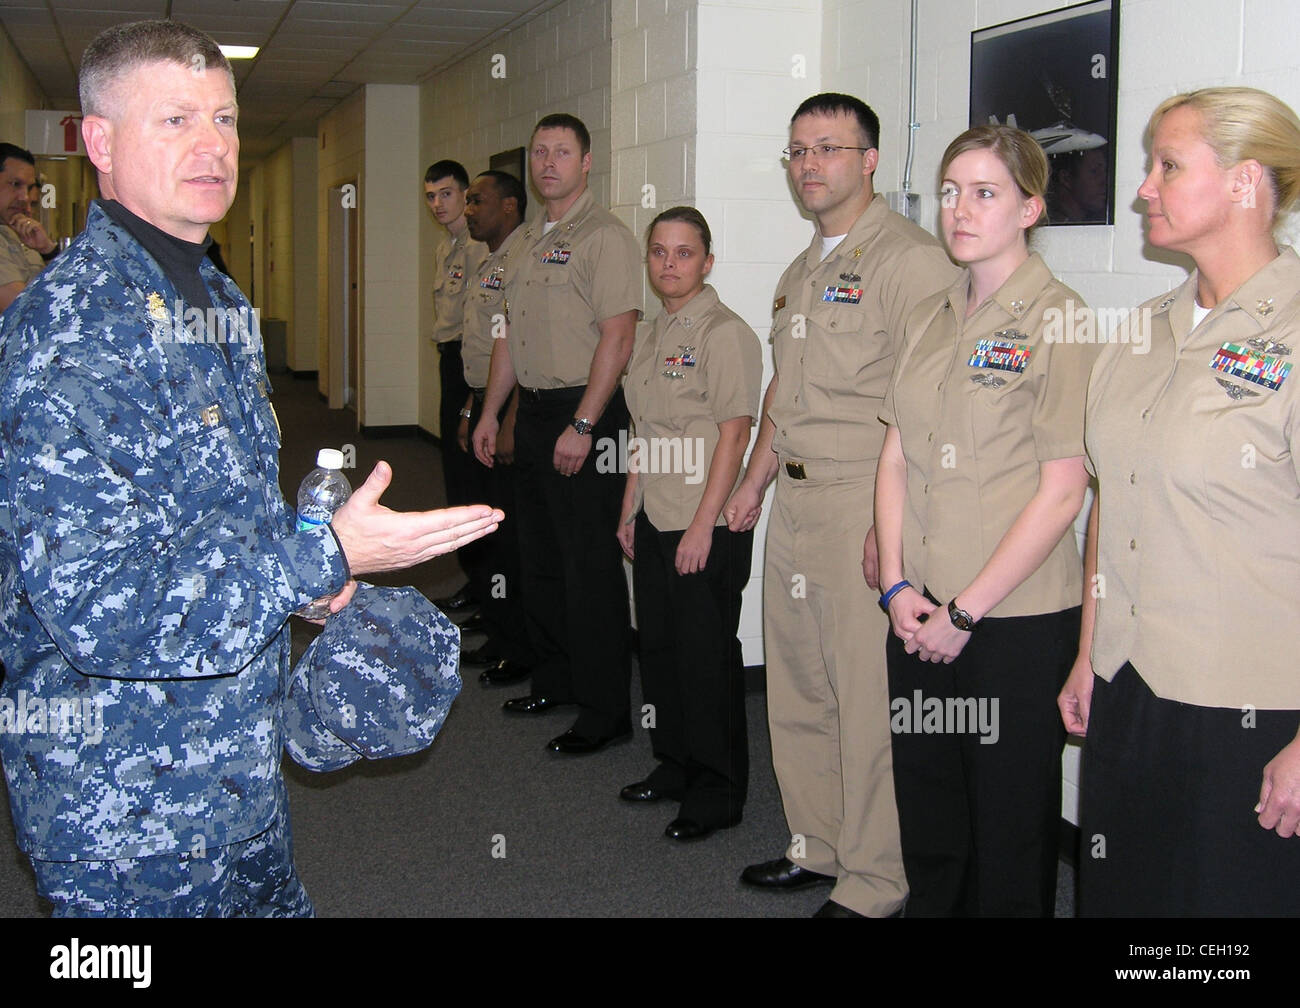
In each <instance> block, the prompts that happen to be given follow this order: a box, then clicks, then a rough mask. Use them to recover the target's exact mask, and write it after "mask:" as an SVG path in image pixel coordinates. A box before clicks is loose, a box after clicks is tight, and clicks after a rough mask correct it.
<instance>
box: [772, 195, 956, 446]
mask: <svg viewBox="0 0 1300 1008" xmlns="http://www.w3.org/2000/svg"><path fill="white" fill-rule="evenodd" d="M821 254H822V239H821V236H820V235H814V236H813V240H812V243H811V244H810V245H809V246H808V250H807V251H806V252H805V253H804V254H803V255H801V256H800V257H799V258H798V259H796V260H795V261H794V262H793V263H791V264H790V268H789V269H787V270H786V271H785V273H784V275H783V276H782V277H781V280H780V283H778V284H777V288H776V301H775V303H774V306H773V308H774V316H775V317H774V321H773V327H772V353H773V359H774V361H775V364H776V370H777V375H778V381H777V390H776V398H775V399H774V400H773V402H772V404H771V406H770V407H769V409H768V416H769V417H771V419H772V422H773V423H774V424H775V425H776V434H775V437H774V438H773V442H772V447H773V448H774V449H775V450H776V452H777V454H778V455H780V456H781V457H782V458H783V459H785V458H791V459H797V460H801V461H834V462H857V461H861V462H870V461H874V460H875V459H878V458H880V449H881V446H882V445H883V444H884V440H885V428H884V427H883V426H882V425H881V424H880V422H879V421H878V420H877V418H876V417H877V414H878V413H879V412H880V404H881V401H882V400H883V399H884V396H885V386H886V385H887V384H888V382H889V375H890V372H892V371H893V368H894V355H895V353H896V352H897V350H898V348H899V345H900V340H901V337H902V333H903V324H904V322H906V320H907V317H908V316H909V315H910V314H911V312H912V309H914V308H915V307H916V305H917V304H918V303H920V301H922V300H923V299H924V298H925V297H927V296H928V295H930V294H933V293H934V292H935V291H939V290H943V289H944V288H946V287H947V286H948V285H949V284H950V283H952V281H953V279H954V278H955V277H956V276H957V274H958V270H957V267H955V266H954V265H953V264H952V263H951V262H950V261H949V260H948V256H947V255H946V254H945V253H944V251H943V248H942V247H941V246H940V245H939V243H938V241H936V240H935V238H934V236H933V235H931V234H930V233H929V232H928V231H925V230H923V229H921V228H919V227H917V226H916V225H915V224H913V223H912V222H911V221H909V220H908V219H907V218H906V217H903V216H901V215H899V214H896V213H894V212H893V211H891V210H890V209H889V208H888V207H887V206H886V205H885V201H884V198H883V197H881V196H876V198H875V199H874V200H872V202H871V203H870V205H868V207H867V209H866V210H865V211H864V212H863V214H862V216H861V217H859V218H858V219H857V221H856V222H854V224H853V227H852V228H850V229H849V233H848V234H847V235H846V236H845V238H844V240H843V241H841V242H840V244H839V245H838V246H837V247H836V248H835V250H834V251H833V252H832V253H831V254H830V255H829V256H827V257H826V258H825V260H823V259H822V258H821Z"/></svg>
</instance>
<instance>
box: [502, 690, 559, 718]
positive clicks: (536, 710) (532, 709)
mask: <svg viewBox="0 0 1300 1008" xmlns="http://www.w3.org/2000/svg"><path fill="white" fill-rule="evenodd" d="M563 706H564V704H563V703H561V702H559V701H558V700H551V699H550V698H548V697H544V696H533V695H532V694H531V693H530V694H528V696H521V697H515V698H514V699H513V700H507V701H506V702H505V703H503V704H502V705H501V709H502V710H503V711H505V712H506V713H507V714H545V713H546V712H547V711H553V710H555V708H556V707H563Z"/></svg>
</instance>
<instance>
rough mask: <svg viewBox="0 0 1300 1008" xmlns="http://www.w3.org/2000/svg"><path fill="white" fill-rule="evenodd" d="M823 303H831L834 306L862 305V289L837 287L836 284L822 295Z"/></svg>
mask: <svg viewBox="0 0 1300 1008" xmlns="http://www.w3.org/2000/svg"><path fill="white" fill-rule="evenodd" d="M822 300H823V301H830V302H833V303H834V304H860V303H861V302H862V288H861V287H836V286H835V285H834V284H831V286H829V287H827V288H826V291H825V293H823V294H822Z"/></svg>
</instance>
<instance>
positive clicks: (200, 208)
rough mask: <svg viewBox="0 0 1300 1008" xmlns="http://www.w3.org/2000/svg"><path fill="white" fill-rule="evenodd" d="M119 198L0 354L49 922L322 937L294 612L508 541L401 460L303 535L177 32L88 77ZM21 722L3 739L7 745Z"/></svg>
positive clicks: (29, 752)
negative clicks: (296, 846)
mask: <svg viewBox="0 0 1300 1008" xmlns="http://www.w3.org/2000/svg"><path fill="white" fill-rule="evenodd" d="M81 104H82V111H83V113H84V115H85V120H84V126H83V136H84V138H85V141H86V149H87V151H88V153H89V156H90V158H91V160H92V161H93V162H94V164H95V167H96V168H97V169H98V171H99V177H100V186H101V190H102V191H103V192H105V193H106V194H110V195H111V196H112V197H113V199H111V200H104V201H97V202H96V203H95V204H94V205H93V206H92V208H91V212H90V215H89V218H88V220H87V225H86V230H85V231H84V232H83V233H82V234H81V235H80V236H78V238H77V239H76V240H75V241H74V242H73V244H72V246H71V248H70V249H69V250H68V252H67V253H66V254H65V255H63V256H61V257H60V258H59V260H58V261H57V262H56V263H55V264H54V265H53V266H52V267H51V268H50V269H48V270H47V271H46V272H45V273H44V274H42V276H41V277H39V278H38V279H37V280H36V281H34V282H33V283H32V284H31V285H30V286H29V287H28V288H27V290H26V291H25V292H24V293H23V294H22V295H21V296H20V297H19V298H18V299H17V300H16V301H15V302H14V304H13V306H12V307H11V308H10V310H9V311H7V312H6V313H5V316H4V324H3V328H2V329H0V658H2V659H3V662H4V666H5V668H6V669H7V670H8V675H7V677H6V679H5V681H4V683H3V686H0V761H3V764H4V770H5V777H6V781H7V783H8V786H9V794H10V802H11V806H12V809H13V816H14V823H15V827H16V831H17V836H18V843H19V846H20V847H21V848H22V849H23V850H24V851H25V852H26V853H27V854H28V855H29V857H30V858H31V860H32V864H33V868H34V870H35V874H36V880H37V886H38V889H39V890H40V892H41V894H42V895H43V896H44V897H46V898H47V899H49V900H51V901H52V902H53V903H54V911H55V914H56V915H83V914H112V915H195V916H197V915H212V916H227V915H267V916H289V915H304V914H310V913H311V910H312V907H311V903H310V901H309V900H308V898H307V895H306V893H305V892H304V891H303V888H302V885H301V883H300V882H299V881H298V878H297V876H296V874H295V872H294V867H293V858H292V849H291V844H290V839H289V822H288V810H287V803H286V798H285V788H284V781H283V779H282V777H281V773H280V757H281V751H282V746H283V733H282V714H283V712H282V705H283V699H284V690H285V685H286V683H287V677H288V671H289V632H288V626H287V619H288V616H289V614H290V613H291V612H293V611H294V610H296V609H298V608H300V607H301V606H303V605H304V604H306V603H308V602H310V601H312V600H313V599H315V598H317V597H320V596H324V595H328V594H330V593H333V592H338V593H339V594H338V597H337V598H336V599H335V600H334V601H333V603H331V608H332V609H333V611H335V612H337V611H339V610H340V609H341V608H342V607H343V606H344V605H346V604H347V602H348V600H349V599H350V597H351V593H352V582H351V581H350V580H349V577H350V576H354V575H359V574H362V573H365V572H367V571H375V570H383V569H397V568H402V567H408V566H411V565H413V564H415V563H419V562H422V561H423V560H426V559H428V558H430V557H432V556H435V555H437V554H439V553H445V552H448V551H449V550H451V549H454V548H456V547H457V546H460V545H463V544H464V543H465V542H468V541H472V540H473V539H475V538H478V537H479V536H481V535H483V534H485V533H486V532H488V531H491V530H492V529H493V528H494V527H495V522H496V521H497V520H499V518H500V513H499V512H493V511H491V510H490V509H488V508H486V507H482V506H477V507H467V508H458V509H448V510H445V511H438V512H417V513H410V514H398V513H395V512H392V511H389V510H388V509H386V508H383V507H382V506H380V505H379V503H378V499H379V495H380V494H381V493H382V492H383V490H384V489H385V487H386V486H387V485H388V481H389V480H390V479H391V472H390V471H389V469H388V467H387V465H386V464H384V463H380V464H379V466H377V467H376V469H375V471H374V472H373V473H372V474H371V476H370V478H369V479H368V480H367V481H366V483H365V484H363V485H362V486H361V487H359V488H358V489H357V491H356V493H355V494H354V495H353V497H352V498H351V500H350V501H349V502H348V504H346V505H345V506H344V507H343V508H342V509H340V510H339V511H338V512H337V514H336V515H335V520H334V523H333V526H332V527H331V526H322V527H318V528H315V529H312V530H310V531H305V532H295V523H294V519H293V515H292V512H291V511H290V510H289V509H288V508H287V506H286V504H285V502H284V499H283V497H282V496H281V494H280V491H279V487H278V470H279V466H278V460H277V452H278V448H279V434H278V428H277V423H276V420H275V416H274V413H273V412H272V409H271V406H270V403H269V401H268V399H267V384H266V372H265V364H264V357H263V353H262V346H261V340H260V337H259V335H258V334H257V329H256V322H255V319H254V318H253V315H252V310H251V308H250V307H249V305H248V302H247V301H246V300H245V299H244V297H243V295H242V294H241V293H240V292H239V290H238V289H237V288H236V287H235V286H234V284H233V282H232V281H230V280H229V279H228V278H226V277H224V276H223V275H221V274H220V273H218V271H217V270H216V269H214V268H213V267H212V266H211V265H210V264H209V263H208V262H207V261H206V260H205V259H204V256H203V252H204V250H205V248H206V245H207V227H208V224H210V223H212V222H214V221H217V220H220V219H221V218H222V217H224V216H225V214H226V211H227V210H228V209H229V206H230V203H231V201H232V200H233V198H234V193H235V184H236V178H237V172H238V152H239V140H238V136H237V133H236V129H235V123H236V115H237V111H238V110H237V106H236V102H235V93H234V80H233V77H232V76H231V73H230V67H229V64H228V63H226V60H225V58H224V57H223V56H222V55H221V54H220V52H219V50H218V49H217V48H216V46H215V44H214V43H213V42H212V41H211V40H210V39H208V38H207V37H206V36H204V35H202V34H201V33H199V32H196V31H194V30H193V29H190V28H187V27H185V26H183V25H179V24H176V23H174V22H140V23H137V24H133V25H124V26H121V27H118V28H114V29H109V30H108V31H106V32H105V33H103V34H102V35H100V36H99V38H97V39H96V40H95V41H94V42H93V43H92V44H91V46H90V47H89V48H88V49H87V51H86V54H85V56H84V58H83V62H82V69H81ZM6 715H7V716H8V720H9V723H8V724H7V725H6V724H4V723H3V722H4V718H5V717H6Z"/></svg>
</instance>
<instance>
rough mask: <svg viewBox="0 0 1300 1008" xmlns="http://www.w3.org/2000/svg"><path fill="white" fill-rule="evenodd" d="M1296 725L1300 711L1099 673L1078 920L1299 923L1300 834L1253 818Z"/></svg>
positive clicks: (1083, 798)
mask: <svg viewBox="0 0 1300 1008" xmlns="http://www.w3.org/2000/svg"><path fill="white" fill-rule="evenodd" d="M1189 632H1190V628H1189ZM1242 660H1243V661H1248V660H1249V656H1248V655H1245V654H1243V656H1242ZM1223 674H1224V675H1231V674H1232V672H1231V670H1230V669H1224V670H1223ZM1297 726H1300V711H1294V710H1254V709H1252V708H1246V709H1243V708H1236V707H1228V708H1225V707H1197V706H1194V705H1192V704H1185V703H1179V702H1178V701H1176V700H1166V699H1163V698H1161V697H1158V696H1156V695H1155V694H1154V693H1153V692H1151V688H1150V687H1149V686H1147V684H1146V683H1145V682H1144V681H1143V679H1142V676H1141V675H1140V674H1139V672H1138V671H1137V670H1136V669H1134V667H1133V665H1132V664H1131V663H1128V662H1125V664H1124V666H1123V667H1122V668H1121V669H1120V670H1119V672H1117V673H1116V674H1115V678H1114V679H1113V680H1112V681H1111V682H1106V681H1105V680H1104V679H1101V678H1099V677H1094V678H1093V690H1092V707H1091V710H1090V713H1089V719H1088V735H1087V738H1086V739H1085V740H1084V744H1083V765H1082V767H1081V768H1080V779H1079V784H1080V801H1079V915H1080V916H1085V917H1148V916H1149V917H1203V916H1221V917H1243V916H1259V917H1295V916H1297V915H1300V884H1298V883H1300V837H1286V838H1282V837H1279V836H1278V835H1277V834H1276V833H1275V832H1273V831H1272V830H1266V829H1264V828H1263V827H1262V826H1260V824H1259V821H1258V813H1256V812H1255V810H1254V809H1255V805H1256V803H1257V802H1258V801H1259V789H1260V784H1261V782H1262V780H1263V772H1264V767H1265V766H1266V765H1267V764H1268V763H1269V761H1270V760H1272V759H1273V758H1274V757H1275V756H1276V755H1277V754H1278V753H1280V752H1281V751H1282V750H1283V749H1284V748H1285V747H1286V746H1287V745H1288V744H1289V743H1290V742H1292V741H1293V740H1294V739H1295V735H1296V728H1297Z"/></svg>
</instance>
